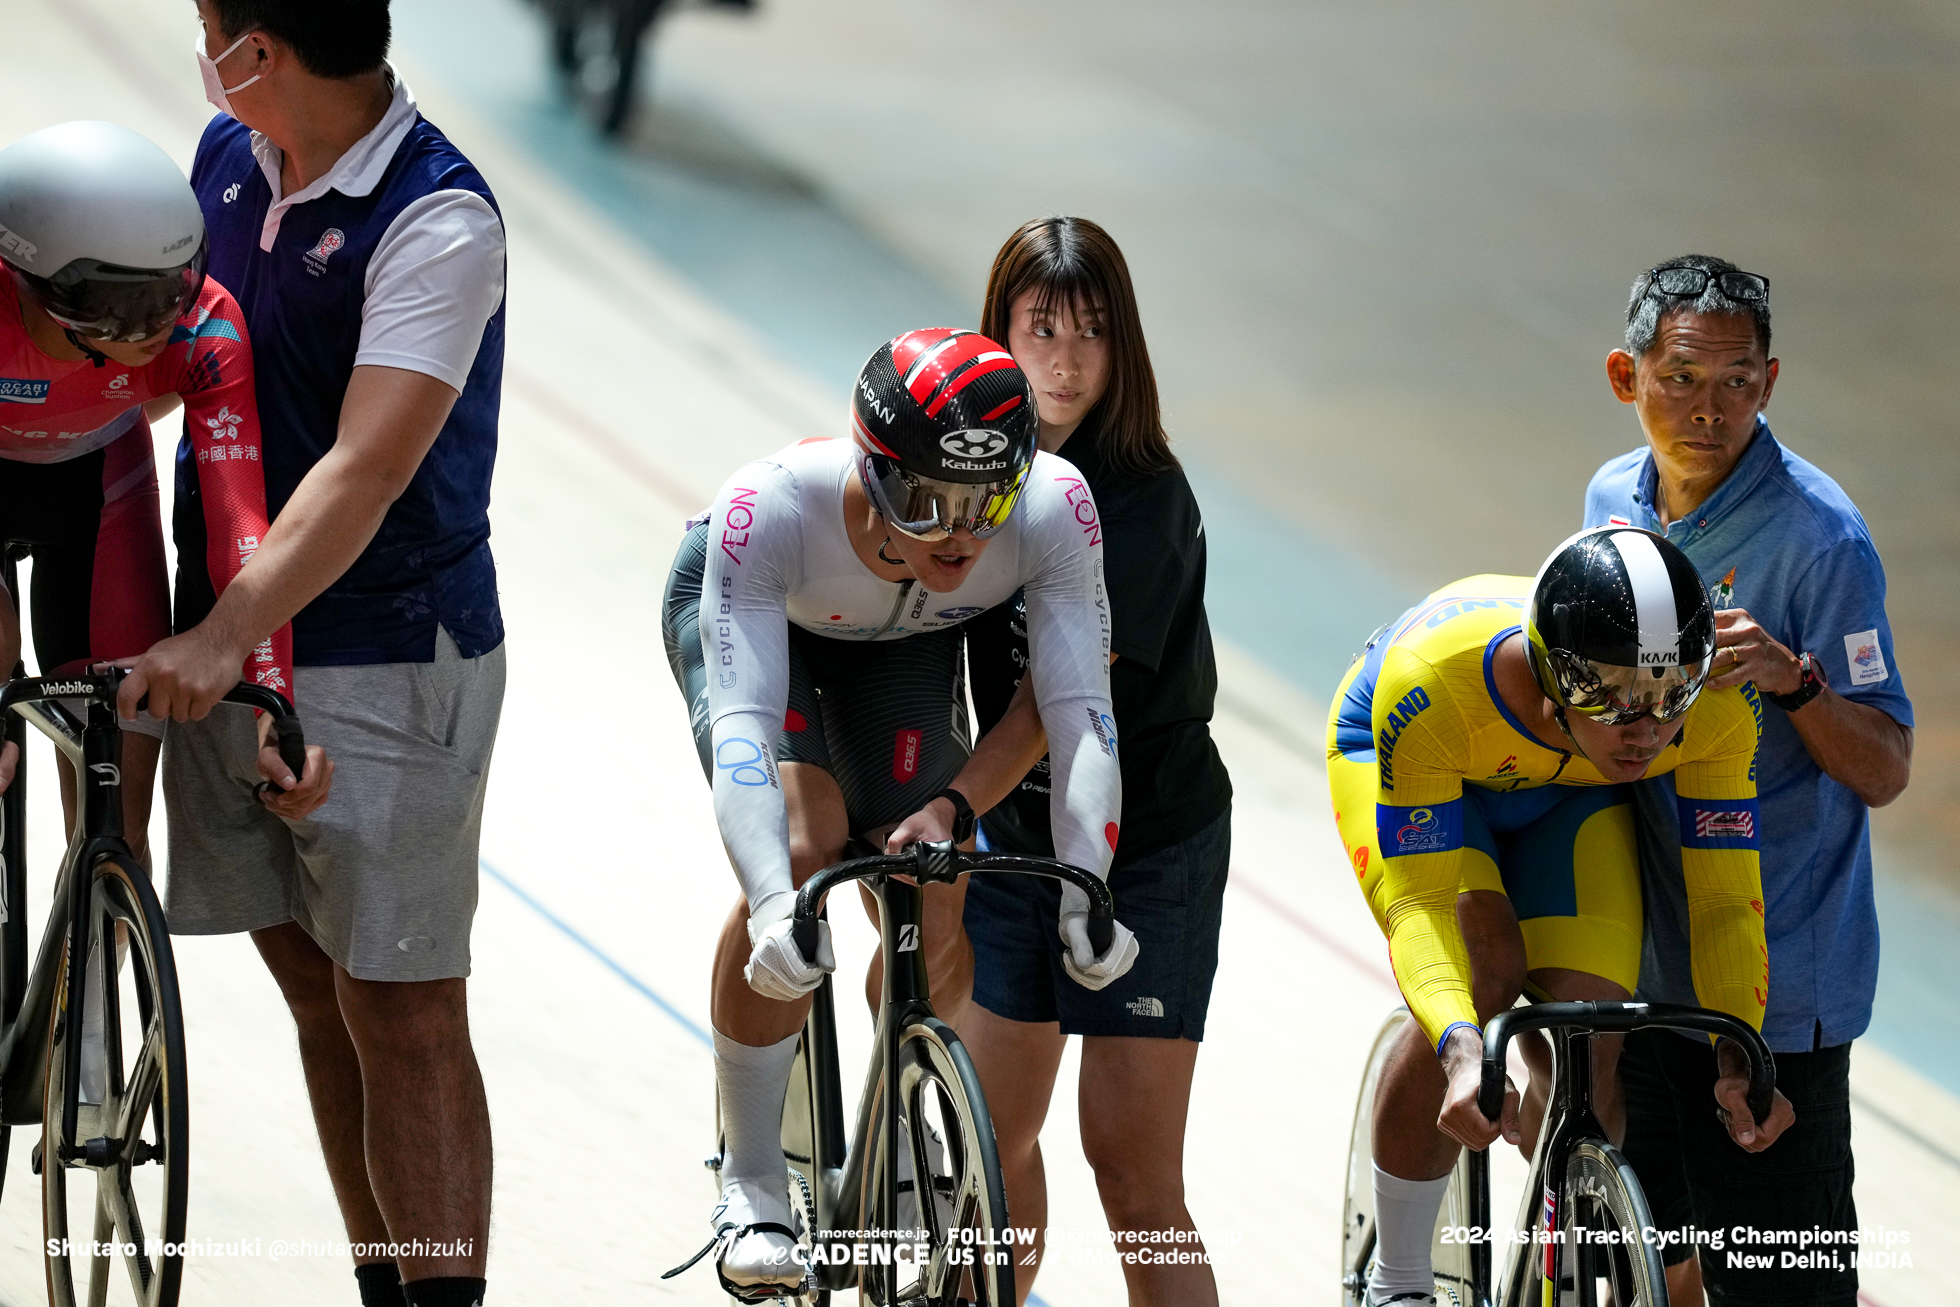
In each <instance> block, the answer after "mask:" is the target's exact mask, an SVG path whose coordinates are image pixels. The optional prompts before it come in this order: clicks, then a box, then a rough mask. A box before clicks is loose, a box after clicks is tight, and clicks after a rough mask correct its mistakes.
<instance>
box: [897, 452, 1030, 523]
mask: <svg viewBox="0 0 1960 1307" xmlns="http://www.w3.org/2000/svg"><path fill="white" fill-rule="evenodd" d="M864 468H865V478H864V480H865V485H866V487H867V488H868V489H869V490H870V492H871V500H872V503H873V505H874V506H875V507H876V508H877V510H878V513H879V516H881V517H883V518H884V519H885V523H886V525H888V526H890V527H891V528H892V529H894V530H896V531H902V532H904V533H905V534H906V535H908V536H911V537H912V538H913V539H914V540H925V541H933V540H944V539H945V538H946V537H947V536H949V535H951V534H953V532H955V531H957V530H958V529H959V528H961V527H965V528H966V529H967V530H969V531H971V532H972V533H973V534H974V535H975V536H976V537H979V538H982V539H984V538H986V537H987V536H990V535H992V534H993V533H994V532H996V531H998V530H1000V529H1001V528H1002V527H1003V526H1006V525H1007V519H1008V518H1010V517H1012V516H1013V514H1014V505H1015V504H1016V503H1017V502H1018V501H1019V500H1020V497H1021V486H1022V484H1023V483H1025V482H1026V481H1027V477H1028V469H1027V465H1026V464H1023V465H1022V466H1021V467H1020V469H1019V470H1018V471H1016V472H1015V474H1014V475H1013V476H1012V477H1011V478H1009V479H1007V480H1005V481H979V482H965V481H936V480H934V479H932V478H931V477H922V476H916V475H914V474H913V473H910V472H907V471H904V470H903V469H901V468H900V467H899V466H898V463H897V462H896V460H893V459H890V458H886V457H884V456H883V455H879V454H866V455H865V456H864Z"/></svg>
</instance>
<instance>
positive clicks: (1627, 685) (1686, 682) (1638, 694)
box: [1545, 649, 1714, 726]
mask: <svg viewBox="0 0 1960 1307" xmlns="http://www.w3.org/2000/svg"><path fill="white" fill-rule="evenodd" d="M1545 661H1546V663H1547V665H1549V666H1550V668H1551V670H1552V676H1553V678H1554V679H1555V680H1556V681H1557V682H1558V687H1559V697H1560V698H1561V699H1562V700H1564V702H1565V706H1566V708H1568V709H1569V710H1571V711H1572V712H1576V713H1583V714H1585V715H1586V716H1588V717H1590V718H1592V719H1593V720H1594V721H1596V722H1598V723H1600V725H1602V726H1617V725H1620V724H1621V723H1623V722H1630V721H1634V720H1635V719H1637V718H1640V717H1644V716H1646V715H1647V714H1648V713H1652V714H1653V715H1654V720H1655V721H1658V722H1671V721H1673V720H1674V719H1675V718H1676V717H1679V716H1680V715H1681V714H1682V713H1684V712H1686V711H1688V709H1689V707H1690V706H1692V705H1693V703H1694V701H1695V698H1696V696H1698V695H1699V694H1700V693H1701V687H1702V685H1703V684H1704V683H1705V682H1706V681H1707V680H1708V670H1709V667H1710V665H1711V664H1712V663H1713V662H1714V656H1713V655H1712V654H1711V655H1710V656H1709V657H1707V658H1704V659H1702V660H1701V661H1700V662H1698V663H1691V664H1689V665H1688V666H1686V667H1621V666H1617V665H1615V664H1613V663H1596V662H1593V661H1591V660H1590V659H1586V658H1581V657H1580V656H1579V655H1577V654H1575V653H1572V652H1570V651H1569V650H1565V649H1549V650H1547V651H1546V653H1545Z"/></svg>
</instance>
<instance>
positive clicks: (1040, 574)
mask: <svg viewBox="0 0 1960 1307" xmlns="http://www.w3.org/2000/svg"><path fill="white" fill-rule="evenodd" d="M852 418H853V427H854V431H855V439H854V440H814V441H805V442H803V443H801V444H798V445H793V446H791V447H790V448H788V449H785V450H782V451H781V452H779V453H777V454H774V455H772V456H770V457H768V458H765V459H761V460H758V461H757V462H754V463H751V464H749V465H748V466H746V467H744V468H742V469H741V470H740V471H738V472H737V473H736V474H735V475H734V476H733V477H732V478H730V480H729V481H728V483H727V484H726V485H724V486H723V487H722V490H721V493H720V495H719V496H718V497H717V498H716V501H715V505H714V508H713V509H712V511H711V512H710V513H709V514H708V515H707V516H706V517H705V518H704V519H702V520H700V521H698V522H696V523H694V524H691V529H690V530H689V532H688V534H687V537H686V539H685V540H684V541H683V542H682V545H681V551H680V554H679V556H678V557H677V558H676V560H675V564H674V570H673V573H672V575H671V577H670V578H669V582H668V587H667V596H666V606H665V611H664V621H663V628H664V630H665V633H666V636H667V651H668V657H669V659H670V661H671V662H672V664H673V667H674V673H675V677H676V679H677V680H678V681H679V682H680V685H681V689H682V692H683V693H684V694H685V695H686V696H687V699H688V704H689V708H690V710H691V714H692V718H693V724H694V732H695V741H696V745H697V747H698V749H699V750H700V754H701V765H702V770H703V771H704V772H705V773H706V774H707V776H708V778H709V782H710V784H711V786H712V788H713V791H714V805H715V817H716V820H717V822H718V824H719V825H720V827H721V834H722V839H723V841H724V843H725V844H726V846H727V849H728V854H729V858H730V861H732V862H733V863H734V866H735V874H736V878H737V879H738V880H739V881H740V883H741V887H742V898H741V900H740V901H739V902H738V903H737V904H736V905H735V910H734V911H733V912H732V913H731V914H730V915H729V918H728V921H727V923H726V925H725V926H724V929H723V934H722V939H721V944H720V947H719V948H718V949H717V952H716V957H715V977H714V989H713V1001H712V1016H713V1021H714V1026H715V1037H714V1038H715V1075H716V1083H717V1087H718V1088H719V1090H720V1101H721V1112H722V1126H723V1130H724V1132H725V1148H724V1152H723V1157H722V1180H723V1189H722V1199H721V1203H720V1205H719V1206H718V1207H717V1208H716V1209H715V1213H714V1216H713V1218H712V1221H713V1224H714V1227H715V1231H716V1234H717V1235H718V1236H719V1237H721V1238H722V1239H723V1240H724V1243H723V1247H722V1251H721V1257H720V1259H719V1263H718V1268H719V1270H720V1273H721V1276H722V1283H723V1286H724V1287H725V1288H727V1289H729V1291H730V1292H733V1293H736V1294H737V1295H738V1296H741V1297H743V1298H744V1299H746V1300H749V1301H758V1300H760V1299H763V1298H767V1297H773V1296H777V1295H779V1294H781V1293H783V1292H785V1291H787V1290H788V1289H790V1288H792V1287H793V1286H794V1285H795V1284H796V1283H797V1281H798V1279H799V1277H800V1276H801V1273H802V1271H801V1268H800V1267H799V1266H798V1265H797V1264H796V1263H795V1262H794V1261H793V1260H791V1259H790V1257H789V1255H788V1254H789V1252H790V1248H791V1245H792V1244H793V1242H794V1240H793V1236H792V1234H791V1231H790V1225H789V1221H790V1211H789V1206H788V1198H787V1184H788V1173H787V1171H786V1170H785V1167H784V1164H783V1153H782V1146H781V1130H782V1106H783V1094H784V1090H785V1088H786V1086H787V1084H788V1080H789V1073H790V1069H791V1063H792V1061H793V1060H794V1057H795V1054H796V1043H797V1032H798V1031H799V1030H800V1029H801V1027H802V1024H803V1019H804V1014H805V1012H806V1011H807V1009H808V1004H809V999H808V995H809V993H810V991H811V990H813V989H814V988H816V986H817V985H818V983H819V982H820V981H821V980H822V979H823V976H824V973H825V972H827V971H830V970H832V969H833V968H834V966H835V965H836V964H835V961H834V960H833V958H832V955H831V950H830V937H829V933H828V926H827V925H825V926H823V927H822V928H821V929H822V933H821V934H820V940H819V945H818V949H817V956H816V957H815V958H806V957H804V956H803V955H802V953H801V952H800V951H799V950H798V948H797V946H796V943H795V941H794V940H793V939H792V938H791V935H790V927H791V924H792V923H791V912H792V910H793V908H794V905H795V893H794V890H795V887H796V885H798V884H799V883H801V882H802V881H803V880H804V879H805V878H806V877H808V876H809V875H810V874H811V873H813V872H815V871H817V870H819V869H821V868H822V867H825V866H827V865H829V864H831V863H834V862H836V861H838V860H839V859H840V858H841V855H842V852H843V845H844V842H845V839H846V837H847V836H849V835H850V834H851V833H853V832H860V833H869V832H873V831H883V830H887V829H889V830H890V834H889V836H888V837H887V848H888V849H891V850H894V851H895V850H896V849H897V848H899V847H901V846H903V845H904V844H906V843H908V842H910V841H913V840H919V839H934V840H943V839H947V838H957V839H961V840H965V839H967V838H968V837H969V836H970V834H971V831H972V822H973V812H974V811H975V810H979V811H985V810H986V809H987V808H989V807H991V806H992V805H993V804H995V803H997V802H998V801H999V800H1000V799H1001V798H1002V797H1003V796H1005V795H1006V793H1007V792H1008V790H1009V789H1011V788H1012V787H1013V786H1014V784H1015V783H1016V782H1018V781H1019V779H1020V778H1021V776H1022V775H1024V774H1025V773H1026V771H1027V769H1028V767H1029V766H1031V765H1032V764H1033V762H1034V761H1035V758H1037V757H1039V755H1040V753H1041V735H1042V731H1041V730H1031V731H1023V730H1021V729H1020V726H1018V725H1016V724H1015V723H1016V722H1017V721H1018V722H1020V723H1021V724H1022V725H1027V724H1031V723H1032V721H1033V717H1032V715H1031V714H1029V715H1026V716H1025V717H1023V718H1015V717H1013V716H1010V719H1008V720H1006V721H1003V723H1002V724H1001V727H998V728H996V730H995V731H993V732H990V733H989V734H988V735H987V737H986V738H984V739H983V740H982V741H981V742H980V743H979V744H978V745H977V746H971V745H970V744H969V736H968V733H967V730H966V722H965V690H964V683H963V663H962V661H961V649H962V645H963V636H964V633H963V632H962V630H961V627H960V624H961V623H962V622H963V621H965V619H967V618H968V617H971V616H973V615H974V614H975V613H979V612H984V611H985V610H987V609H988V608H991V607H993V606H995V605H997V604H1001V603H1005V602H1006V601H1007V600H1008V599H1009V598H1011V597H1012V596H1013V595H1014V593H1015V592H1016V591H1025V593H1026V597H1027V614H1028V642H1029V647H1030V662H1031V670H1030V675H1029V678H1028V680H1029V682H1030V683H1031V685H1032V687H1033V689H1032V693H1033V698H1034V702H1035V707H1036V708H1037V709H1038V711H1039V723H1040V726H1041V727H1043V728H1045V732H1046V737H1047V740H1048V742H1049V755H1050V759H1051V767H1052V771H1053V781H1054V798H1053V803H1054V831H1055V848H1056V852H1057V855H1058V856H1059V857H1060V858H1062V859H1063V860H1064V861H1067V862H1070V863H1073V864H1075V865H1076V866H1078V867H1082V868H1085V869H1087V870H1089V871H1092V872H1094V873H1095V874H1096V875H1099V876H1106V875H1107V874H1108V869H1109V862H1110V855H1111V851H1112V849H1113V848H1114V847H1115V844H1116V840H1117V834H1118V831H1117V824H1116V823H1117V821H1118V817H1119V814H1120V812H1121V810H1122V793H1121V791H1122V780H1121V773H1120V771H1119V769H1118V766H1117V754H1116V748H1117V742H1116V731H1115V724H1114V722H1113V720H1112V718H1111V714H1110V704H1109V610H1108V601H1107V599H1106V597H1105V595H1104V592H1103V583H1102V533H1101V524H1100V523H1099V521H1098V520H1097V517H1096V508H1095V500H1094V498H1093V496H1091V494H1090V493H1089V489H1088V487H1087V485H1085V484H1084V483H1083V480H1082V478H1081V476H1080V475H1078V474H1077V473H1076V471H1075V469H1074V468H1073V467H1071V466H1070V465H1069V464H1068V463H1067V462H1065V461H1063V460H1062V459H1060V458H1057V457H1055V456H1053V455H1051V454H1044V453H1038V452H1037V451H1036V449H1035V421H1036V419H1035V405H1034V397H1033V393H1032V392H1031V391H1030V390H1029V388H1028V383H1027V379H1026V378H1025V377H1024V376H1023V375H1022V374H1021V370H1020V369H1019V368H1018V367H1016V366H1015V364H1014V361H1013V360H1012V359H1011V358H1009V357H1008V355H1007V353H1006V351H1005V350H1003V349H1001V347H1000V346H999V345H997V344H995V343H994V342H993V341H991V340H988V339H987V338H986V337H984V336H980V335H977V334H976V333H973V332H970V331H951V330H946V329H933V330H926V331H914V332H908V333H907V334H905V335H903V336H900V337H898V338H897V339H895V340H893V341H891V342H889V343H887V344H885V345H883V346H881V347H880V348H879V350H878V351H877V353H875V354H873V355H872V356H871V360H870V361H869V362H868V363H867V364H866V365H865V367H864V371H863V373H862V374H861V375H860V376H859V378H858V385H857V390H856V393H855V395H854V396H853V403H852ZM1002 728H1005V729H1002ZM1030 750H1031V752H1030ZM894 823H896V829H891V828H892V827H893V824H894ZM963 892H964V887H963V886H957V887H950V888H949V887H942V886H934V887H930V888H929V890H928V892H927V907H926V919H925V923H924V926H925V930H924V933H925V936H926V939H927V947H928V949H930V948H931V947H932V941H933V940H934V939H935V938H937V939H938V940H939V941H940V942H941V943H942V945H943V944H945V943H946V942H948V941H955V940H959V939H961V938H963V937H962V936H961V935H960V932H959V906H960V898H961V896H962V895H963ZM1087 914H1088V902H1087V899H1086V896H1083V895H1082V894H1081V892H1080V891H1079V890H1076V891H1072V892H1069V893H1065V894H1064V896H1063V899H1062V903H1061V909H1060V914H1059V919H1058V921H1057V923H1056V929H1057V931H1058V933H1059V934H1060V935H1061V937H1062V939H1063V941H1064V943H1065V944H1066V945H1067V946H1068V947H1067V949H1066V950H1065V952H1064V965H1065V966H1066V967H1067V968H1068V970H1069V973H1070V975H1071V976H1073V977H1074V978H1075V979H1076V981H1078V982H1079V983H1081V984H1083V985H1086V986H1088V987H1089V988H1091V989H1100V988H1102V987H1103V986H1104V985H1107V984H1109V983H1110V982H1111V981H1112V980H1115V979H1116V978H1117V977H1119V976H1121V975H1122V974H1123V973H1124V972H1125V971H1127V970H1128V969H1129V967H1130V966H1131V964H1132V963H1133V962H1134V961H1135V960H1136V949H1137V946H1136V938H1135V936H1134V935H1132V934H1131V933H1130V932H1129V931H1128V930H1127V929H1125V928H1124V927H1123V926H1121V925H1120V924H1119V925H1118V926H1117V928H1116V935H1115V938H1114V939H1113V940H1112V942H1111V944H1110V947H1109V949H1108V950H1107V951H1106V952H1105V953H1104V954H1103V955H1102V956H1100V957H1098V956H1097V955H1096V953H1095V951H1094V949H1093V948H1092V947H1091V946H1090V944H1089V942H1088V933H1087ZM744 981H746V983H744ZM935 987H937V986H935Z"/></svg>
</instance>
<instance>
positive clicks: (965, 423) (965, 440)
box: [851, 327, 1036, 541]
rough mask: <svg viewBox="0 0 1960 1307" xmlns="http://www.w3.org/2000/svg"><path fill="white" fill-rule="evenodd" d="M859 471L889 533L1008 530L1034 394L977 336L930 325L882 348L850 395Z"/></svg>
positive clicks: (1031, 435)
mask: <svg viewBox="0 0 1960 1307" xmlns="http://www.w3.org/2000/svg"><path fill="white" fill-rule="evenodd" d="M851 401H852V402H851V417H852V426H853V430H854V432H855V434H856V436H857V444H858V448H859V450H860V453H861V457H860V464H859V471H860V473H861V474H862V476H863V479H864V485H865V489H866V491H867V492H868V493H869V495H870V498H871V502H872V505H873V506H874V507H875V508H876V509H877V510H878V513H879V515H880V516H881V517H883V518H884V519H885V521H886V522H887V523H888V524H889V525H890V526H891V527H892V528H893V529H895V530H897V531H900V532H902V533H904V534H906V535H910V536H912V537H913V538H914V539H918V540H926V541H932V540H939V539H943V538H945V536H947V535H949V534H951V533H952V532H954V531H958V530H962V529H965V530H969V531H971V532H972V533H973V534H974V535H975V536H977V537H984V536H987V535H990V534H992V533H993V532H995V531H997V530H999V529H1000V528H1001V527H1003V526H1005V525H1006V524H1007V522H1008V520H1009V518H1010V517H1011V516H1012V514H1013V511H1014V506H1015V504H1016V503H1017V502H1018V500H1019V496H1020V491H1021V487H1022V485H1023V484H1024V482H1025V481H1026V477H1027V471H1028V468H1029V466H1030V464H1031V463H1032V462H1033V460H1034V456H1035V433H1036V420H1035V410H1034V392H1033V391H1032V390H1030V389H1029V387H1028V381H1027V378H1026V377H1025V376H1023V375H1022V374H1021V369H1020V368H1019V367H1017V366H1016V365H1015V363H1014V360H1013V358H1012V357H1011V356H1010V355H1009V354H1008V353H1007V351H1006V350H1004V349H1002V348H1001V347H1000V346H999V345H998V344H997V343H996V342H994V341H991V340H989V339H987V338H986V337H985V336H982V335H980V334H979V333H978V332H973V331H961V330H955V329H953V328H949V327H931V328H926V329H924V330H920V331H908V332H906V333H905V334H904V335H902V336H897V337H894V338H893V339H892V340H890V341H888V342H886V343H885V344H884V345H882V346H880V347H879V348H878V350H877V351H876V352H875V353H873V354H872V356H871V358H870V359H869V360H867V361H866V363H865V365H864V368H863V370H862V371H861V372H860V373H859V375H858V382H857V388H856V391H855V392H854V393H853V395H852V397H851Z"/></svg>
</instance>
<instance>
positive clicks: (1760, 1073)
mask: <svg viewBox="0 0 1960 1307" xmlns="http://www.w3.org/2000/svg"><path fill="white" fill-rule="evenodd" d="M1775 1101H1776V1072H1775V1071H1774V1070H1769V1071H1765V1070H1764V1069H1763V1067H1762V1066H1760V1065H1758V1064H1757V1063H1756V1060H1755V1059H1754V1058H1753V1057H1752V1058H1750V1065H1749V1099H1748V1102H1749V1115H1751V1116H1753V1117H1755V1118H1756V1124H1757V1125H1761V1124H1762V1123H1763V1122H1765V1121H1767V1120H1769V1109H1770V1105H1771V1104H1773V1103H1774V1102H1775Z"/></svg>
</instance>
